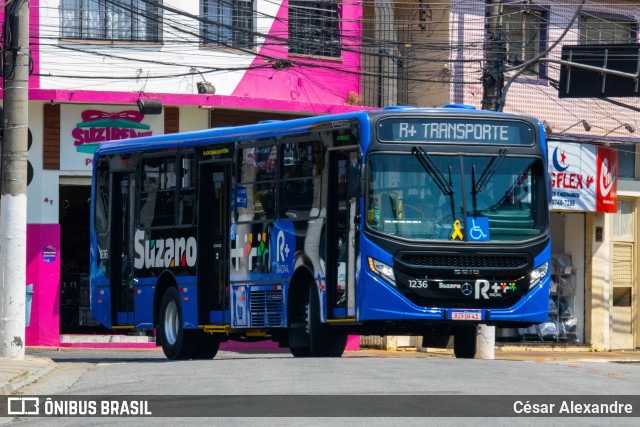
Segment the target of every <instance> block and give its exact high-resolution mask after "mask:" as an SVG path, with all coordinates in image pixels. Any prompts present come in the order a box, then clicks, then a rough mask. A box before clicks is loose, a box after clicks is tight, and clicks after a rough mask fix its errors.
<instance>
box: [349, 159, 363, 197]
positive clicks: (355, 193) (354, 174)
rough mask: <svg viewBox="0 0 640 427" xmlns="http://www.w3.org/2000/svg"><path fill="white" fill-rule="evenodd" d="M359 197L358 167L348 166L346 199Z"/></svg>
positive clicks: (356, 165)
mask: <svg viewBox="0 0 640 427" xmlns="http://www.w3.org/2000/svg"><path fill="white" fill-rule="evenodd" d="M359 196H360V165H358V164H355V165H351V166H349V171H348V175H347V197H348V198H352V197H359Z"/></svg>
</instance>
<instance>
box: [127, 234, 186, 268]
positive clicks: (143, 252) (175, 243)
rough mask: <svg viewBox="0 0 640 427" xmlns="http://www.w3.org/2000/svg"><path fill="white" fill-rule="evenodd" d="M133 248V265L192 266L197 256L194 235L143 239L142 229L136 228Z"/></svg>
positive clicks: (143, 266)
mask: <svg viewBox="0 0 640 427" xmlns="http://www.w3.org/2000/svg"><path fill="white" fill-rule="evenodd" d="M134 240H135V242H134V250H135V251H136V254H137V255H138V257H137V258H136V259H135V262H134V267H135V268H136V269H138V270H140V269H142V268H154V267H156V268H157V267H163V268H171V267H178V266H180V267H185V266H188V267H193V266H195V265H196V260H197V258H198V245H197V241H196V238H195V237H188V238H184V237H179V238H175V239H172V238H169V239H145V232H144V231H143V230H136V234H135V239H134Z"/></svg>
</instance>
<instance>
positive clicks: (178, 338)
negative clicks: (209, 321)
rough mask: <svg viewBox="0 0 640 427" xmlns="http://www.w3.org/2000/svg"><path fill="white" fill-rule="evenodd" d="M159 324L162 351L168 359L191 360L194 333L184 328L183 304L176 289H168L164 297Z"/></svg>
mask: <svg viewBox="0 0 640 427" xmlns="http://www.w3.org/2000/svg"><path fill="white" fill-rule="evenodd" d="M158 323H159V324H158V330H159V332H160V338H161V340H162V351H163V352H164V355H165V356H167V359H170V360H184V359H189V358H190V357H191V355H192V353H193V345H194V334H193V333H192V332H194V331H189V330H185V329H184V328H183V327H182V304H181V303H180V294H178V290H177V289H176V288H174V287H170V288H168V289H167V290H166V291H165V292H164V295H163V296H162V302H161V303H160V316H159V322H158Z"/></svg>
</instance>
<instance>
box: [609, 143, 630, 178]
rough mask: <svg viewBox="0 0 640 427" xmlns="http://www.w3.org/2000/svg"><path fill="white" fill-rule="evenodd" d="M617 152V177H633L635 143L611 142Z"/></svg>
mask: <svg viewBox="0 0 640 427" xmlns="http://www.w3.org/2000/svg"><path fill="white" fill-rule="evenodd" d="M611 148H612V149H614V150H616V151H617V152H618V178H628V179H635V177H636V146H635V144H611Z"/></svg>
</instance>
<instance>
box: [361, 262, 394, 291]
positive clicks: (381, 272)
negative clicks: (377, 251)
mask: <svg viewBox="0 0 640 427" xmlns="http://www.w3.org/2000/svg"><path fill="white" fill-rule="evenodd" d="M367 260H369V269H370V270H371V271H372V272H373V273H375V274H376V275H377V276H380V277H382V278H383V279H384V281H385V282H387V283H389V284H390V285H392V286H396V276H395V275H394V274H393V268H392V267H390V266H388V265H387V264H385V263H384V262H380V261H378V260H376V259H373V258H370V257H367Z"/></svg>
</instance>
